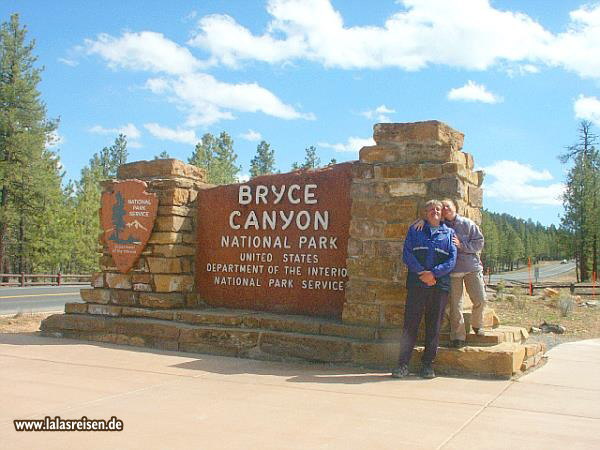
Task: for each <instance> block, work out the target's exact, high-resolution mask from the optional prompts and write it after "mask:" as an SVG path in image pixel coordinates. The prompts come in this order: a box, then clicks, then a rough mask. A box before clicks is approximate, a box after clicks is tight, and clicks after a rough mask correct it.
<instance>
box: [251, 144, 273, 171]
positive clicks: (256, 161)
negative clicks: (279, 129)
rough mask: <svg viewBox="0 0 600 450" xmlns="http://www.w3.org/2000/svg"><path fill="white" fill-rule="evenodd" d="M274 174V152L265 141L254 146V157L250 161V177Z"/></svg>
mask: <svg viewBox="0 0 600 450" xmlns="http://www.w3.org/2000/svg"><path fill="white" fill-rule="evenodd" d="M274 172H275V150H273V149H272V148H271V146H270V145H269V143H268V142H267V141H261V142H260V144H258V145H257V146H256V156H254V158H252V161H250V176H251V177H252V178H254V177H258V176H259V175H269V174H272V173H274Z"/></svg>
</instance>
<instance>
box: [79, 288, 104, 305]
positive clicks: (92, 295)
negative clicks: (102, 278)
mask: <svg viewBox="0 0 600 450" xmlns="http://www.w3.org/2000/svg"><path fill="white" fill-rule="evenodd" d="M79 295H81V298H82V300H83V301H84V302H87V303H102V304H106V303H108V302H109V301H110V289H100V288H96V289H80V290H79Z"/></svg>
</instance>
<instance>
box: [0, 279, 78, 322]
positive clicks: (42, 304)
mask: <svg viewBox="0 0 600 450" xmlns="http://www.w3.org/2000/svg"><path fill="white" fill-rule="evenodd" d="M85 287H87V285H79V286H34V287H15V288H12V287H10V288H5V287H2V288H0V315H2V314H16V313H18V312H19V311H21V312H44V311H60V310H62V309H63V308H64V306H65V303H67V302H80V301H81V297H79V290H80V289H81V288H85Z"/></svg>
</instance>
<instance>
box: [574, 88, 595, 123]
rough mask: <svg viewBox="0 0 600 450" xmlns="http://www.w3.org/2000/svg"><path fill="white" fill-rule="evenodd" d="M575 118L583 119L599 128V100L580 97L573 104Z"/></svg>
mask: <svg viewBox="0 0 600 450" xmlns="http://www.w3.org/2000/svg"><path fill="white" fill-rule="evenodd" d="M573 109H574V110H575V117H577V118H578V119H585V120H589V121H590V122H593V123H594V124H596V125H598V126H600V99H598V98H597V97H586V96H585V95H580V96H579V97H578V98H577V100H575V103H574V104H573Z"/></svg>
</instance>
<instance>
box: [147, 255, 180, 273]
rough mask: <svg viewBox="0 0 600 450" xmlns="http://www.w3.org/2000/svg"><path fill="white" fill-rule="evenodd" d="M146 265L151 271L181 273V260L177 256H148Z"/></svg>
mask: <svg viewBox="0 0 600 450" xmlns="http://www.w3.org/2000/svg"><path fill="white" fill-rule="evenodd" d="M148 267H150V272H152V273H181V260H180V259H179V258H157V257H152V256H149V257H148Z"/></svg>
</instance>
